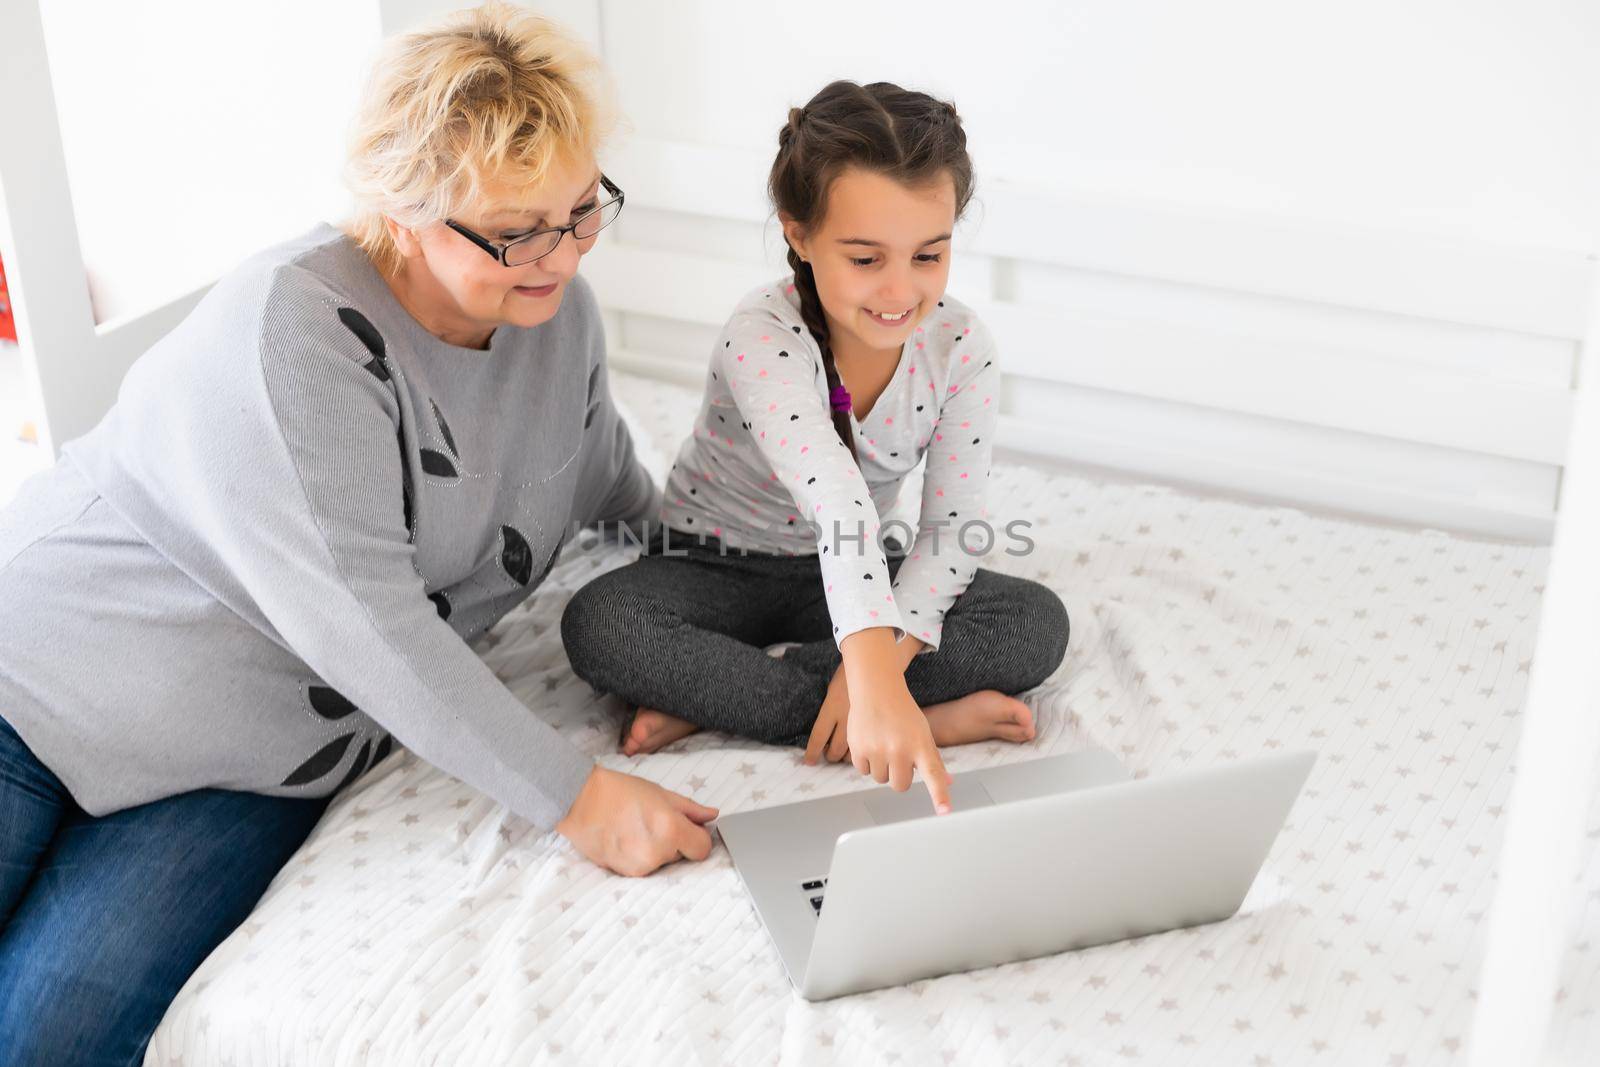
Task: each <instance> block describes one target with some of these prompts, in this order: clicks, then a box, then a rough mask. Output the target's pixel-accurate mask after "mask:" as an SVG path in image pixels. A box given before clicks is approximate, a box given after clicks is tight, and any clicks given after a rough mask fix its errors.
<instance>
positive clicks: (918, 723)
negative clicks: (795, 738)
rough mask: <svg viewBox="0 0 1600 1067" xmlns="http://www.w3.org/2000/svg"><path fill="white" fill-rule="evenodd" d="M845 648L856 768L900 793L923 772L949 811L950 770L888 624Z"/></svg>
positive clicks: (849, 738) (938, 807)
mask: <svg viewBox="0 0 1600 1067" xmlns="http://www.w3.org/2000/svg"><path fill="white" fill-rule="evenodd" d="M839 648H840V651H841V652H842V653H843V654H844V667H845V671H846V674H847V677H848V684H849V692H850V694H851V701H850V703H851V707H850V717H849V721H848V722H847V723H846V727H845V735H846V742H847V745H848V747H849V749H850V760H851V762H852V763H854V764H855V767H856V770H858V771H860V772H861V773H862V774H870V775H872V777H873V778H875V779H876V780H878V781H879V782H887V783H889V785H890V787H891V788H893V789H894V790H895V791H896V792H900V793H903V792H905V791H906V790H907V789H909V788H911V778H912V773H913V772H914V771H918V770H920V771H921V772H922V780H923V782H924V784H926V785H927V787H928V795H929V796H930V797H931V798H932V799H933V809H934V811H936V812H938V813H939V814H940V815H943V814H945V813H946V812H948V811H949V810H950V772H948V771H946V770H945V769H944V761H943V760H942V759H940V758H939V747H938V745H936V744H934V741H933V731H932V730H930V729H929V728H928V717H927V716H926V715H924V714H923V713H922V709H921V708H920V707H918V706H917V702H916V701H915V700H913V699H911V691H910V690H909V689H907V688H906V679H905V675H904V673H902V672H903V671H904V669H905V667H904V665H903V664H902V663H901V662H900V652H899V650H898V649H897V648H896V647H895V640H894V634H893V633H892V632H891V631H890V630H889V629H887V628H886V627H874V628H872V629H868V630H861V631H858V632H857V633H853V634H851V635H850V636H849V637H847V638H845V640H844V641H843V642H842V643H841V644H840V646H839Z"/></svg>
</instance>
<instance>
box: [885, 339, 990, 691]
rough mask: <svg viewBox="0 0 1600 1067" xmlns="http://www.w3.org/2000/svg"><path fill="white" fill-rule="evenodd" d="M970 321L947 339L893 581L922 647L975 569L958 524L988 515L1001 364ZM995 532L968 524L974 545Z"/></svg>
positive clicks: (939, 630) (933, 638)
mask: <svg viewBox="0 0 1600 1067" xmlns="http://www.w3.org/2000/svg"><path fill="white" fill-rule="evenodd" d="M973 326H974V328H972V329H971V332H970V333H967V334H965V335H963V337H962V339H961V340H960V341H958V342H956V343H955V345H954V352H953V354H952V357H951V358H952V370H951V373H950V375H949V380H948V381H947V382H946V383H944V385H943V386H942V388H943V390H944V394H945V395H944V398H943V403H942V404H941V405H940V408H939V419H938V422H936V423H935V424H934V428H933V435H932V437H930V438H929V440H928V445H927V460H926V473H925V474H924V477H923V482H922V513H921V516H920V517H919V519H918V528H917V533H916V536H915V537H913V538H912V542H911V545H910V547H908V548H907V549H906V553H907V555H906V560H905V562H904V563H903V564H901V566H900V571H899V573H898V574H897V575H896V576H895V583H894V592H895V602H896V604H897V606H898V607H899V608H900V615H901V618H902V619H904V620H905V627H906V633H907V636H908V637H910V636H915V637H917V638H919V639H920V641H921V642H922V643H923V644H924V645H926V646H927V647H928V648H938V647H939V640H940V637H941V636H942V634H943V630H944V617H945V614H946V613H947V612H949V610H950V607H951V605H952V604H954V603H955V602H956V598H957V597H959V596H960V595H961V594H962V593H963V592H965V591H966V588H967V586H968V585H969V584H971V582H972V576H973V575H974V574H976V573H977V571H978V564H977V559H976V557H975V556H974V555H973V554H971V553H969V552H967V551H966V549H964V548H963V547H962V540H961V530H962V527H963V526H965V525H966V524H967V523H970V522H979V523H983V524H987V523H988V521H989V518H990V516H989V513H988V511H987V509H986V508H985V507H984V502H985V497H986V495H987V492H986V491H987V488H988V483H989V466H990V462H991V459H992V454H993V448H994V432H995V425H996V421H997V417H998V414H999V412H998V410H997V409H998V407H999V386H1000V368H999V365H998V363H997V361H996V356H995V350H994V345H993V343H992V342H991V341H990V340H989V334H988V331H987V330H985V329H984V328H983V327H982V324H981V323H977V322H974V324H973ZM963 349H970V351H963ZM998 539H999V533H998V532H997V531H995V530H994V529H993V528H992V526H985V527H980V528H979V530H975V531H974V535H973V536H972V538H971V543H972V544H973V546H974V548H975V549H976V548H978V547H980V546H983V545H986V544H988V543H993V542H994V541H998ZM985 550H987V549H985ZM906 662H907V663H909V662H910V660H909V658H908V659H907V661H906Z"/></svg>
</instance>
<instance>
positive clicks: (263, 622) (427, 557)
mask: <svg viewBox="0 0 1600 1067" xmlns="http://www.w3.org/2000/svg"><path fill="white" fill-rule="evenodd" d="M604 360H605V338H604V334H603V331H602V328H601V323H600V315H599V311H598V309H597V307H596V304H595V300H594V297H593V294H592V293H591V292H590V290H589V288H588V286H587V285H586V284H585V283H584V282H583V281H582V279H575V280H574V281H573V282H572V283H571V285H570V286H569V287H568V289H567V291H566V293H565V295H564V298H563V300H562V303H561V307H560V310H559V311H558V312H557V314H556V315H555V317H554V318H552V319H551V320H550V321H549V322H547V323H545V324H544V325H542V326H539V327H536V328H533V329H521V328H516V327H510V326H501V327H500V328H498V329H496V330H495V331H494V334H493V337H492V339H491V342H490V347H489V349H488V350H487V351H478V350H474V349H466V348H458V347H456V346H453V345H450V344H446V343H444V342H442V341H440V340H439V339H438V338H436V337H434V336H433V335H431V334H429V333H428V332H426V331H425V330H424V329H423V328H422V327H421V326H420V325H419V324H418V323H417V322H416V320H415V319H413V318H412V317H411V316H410V315H409V314H408V313H407V312H406V311H405V310H404V309H403V308H402V307H401V306H400V304H399V303H398V302H397V301H396V300H395V298H394V296H393V294H392V293H391V292H390V290H389V288H388V286H387V285H385V284H384V282H383V280H382V279H381V278H380V277H379V276H378V274H377V272H376V270H375V269H374V267H373V266H372V264H371V261H370V260H369V259H368V257H367V256H366V255H365V254H364V253H363V252H362V251H361V249H360V248H359V247H358V246H356V245H355V243H354V242H352V241H351V240H350V239H349V238H348V237H346V236H344V235H343V234H341V233H340V232H339V231H337V230H335V229H333V228H332V227H328V226H321V227H318V228H317V229H315V230H313V231H311V232H310V233H308V234H306V235H305V236H303V237H300V238H298V239H296V240H293V241H290V242H288V243H286V244H284V245H281V246H278V247H276V248H273V249H269V250H268V251H266V252H264V253H262V254H260V255H258V256H256V257H254V258H252V259H250V260H249V261H247V262H246V263H244V264H243V265H242V266H240V267H239V268H238V269H237V270H235V271H233V272H232V273H231V274H230V275H229V276H227V277H226V278H224V279H223V280H221V281H220V282H218V283H217V285H216V286H215V287H213V288H212V290H211V291H210V292H209V293H208V294H207V295H206V297H205V299H204V300H202V301H201V302H200V304H199V306H198V307H197V308H196V309H195V310H194V312H193V313H192V314H191V315H189V317H188V318H187V319H185V320H184V321H183V322H182V323H181V324H180V325H179V326H178V327H177V329H175V330H173V332H172V333H171V334H169V335H167V336H166V337H165V338H163V339H162V340H161V341H160V342H159V343H158V344H156V345H155V346H154V347H152V348H151V349H150V350H149V351H148V352H147V353H145V354H144V356H143V357H141V358H140V359H139V361H138V362H137V363H136V364H135V365H134V367H133V368H132V370H131V371H129V373H128V376H127V379H126V381H125V382H124V383H123V385H122V389H121V392H120V394H119V395H118V398H117V403H116V405H115V406H114V407H113V408H112V410H111V411H110V413H109V414H107V416H106V417H105V419H104V420H103V421H102V422H101V423H100V425H99V426H97V427H96V428H95V429H94V430H93V431H92V432H91V433H89V434H87V435H86V436H84V437H83V438H81V439H80V440H78V441H74V442H73V443H71V444H70V445H68V446H67V447H66V448H65V449H64V458H63V459H62V460H61V461H60V462H59V463H58V464H57V465H56V466H55V467H54V468H53V469H51V470H49V471H47V472H45V473H43V474H40V475H38V476H36V477H34V478H33V479H32V480H31V481H29V482H28V483H27V484H26V485H25V486H24V488H23V489H22V491H21V493H20V494H19V496H18V498H17V499H16V500H15V501H14V502H13V503H12V504H11V505H9V506H8V507H7V508H5V509H4V510H3V511H0V718H4V719H5V720H6V721H7V722H9V723H11V725H12V726H13V727H14V728H15V729H16V731H17V733H18V734H20V735H21V737H22V738H23V740H24V741H26V742H27V744H28V746H29V748H31V749H32V750H33V752H34V754H35V755H37V756H38V758H39V759H40V760H41V761H42V762H43V763H44V764H45V765H46V766H47V767H49V768H50V769H51V770H52V771H54V772H55V773H56V775H57V776H59V777H60V778H61V780H62V782H63V783H64V784H65V785H66V786H67V788H68V789H69V790H70V791H71V792H72V795H73V796H74V798H76V800H77V801H78V803H79V804H81V805H82V806H83V807H84V808H85V809H86V810H87V811H88V812H89V813H91V814H94V815H100V814H104V813H106V812H110V811H115V810H117V809H120V808H126V807H131V806H133V805H136V804H141V803H144V802H147V801H151V800H155V799H158V798H161V797H165V796H170V795H173V794H176V793H181V792H186V791H188V790H192V789H198V788H201V787H207V786H213V787H220V788H225V789H239V790H249V791H254V792H261V793H272V794H282V795H305V796H317V795H325V794H327V793H330V792H332V791H333V790H335V789H337V788H338V787H340V786H341V785H343V784H345V783H347V782H349V781H351V780H353V779H354V778H355V777H356V776H357V775H359V774H360V773H361V772H362V771H363V770H365V769H366V768H367V767H369V766H371V765H372V764H374V763H376V762H377V761H378V760H379V759H381V758H382V757H383V756H384V755H385V754H387V753H388V752H389V750H390V748H391V747H392V742H391V740H390V734H393V735H394V736H395V737H397V738H398V739H399V740H400V742H401V743H403V744H404V745H406V746H407V747H408V748H410V749H411V750H413V751H414V752H416V753H417V755H419V756H421V757H422V758H423V759H426V760H428V761H429V762H431V763H433V764H435V765H436V766H438V767H440V768H441V769H443V770H445V771H447V772H449V773H450V774H453V775H455V776H456V777H458V778H460V779H462V780H463V781H465V782H468V783H470V784H472V785H474V786H476V787H477V788H479V789H481V790H483V791H484V792H485V793H487V794H489V795H490V796H492V797H494V798H495V799H496V800H499V801H500V802H502V803H504V804H505V805H507V806H508V807H509V808H511V809H512V810H513V811H515V812H516V813H518V814H520V815H522V816H525V817H527V818H528V819H531V820H533V821H534V822H536V823H538V824H540V825H544V826H549V825H550V824H552V823H553V822H555V821H556V820H557V819H559V818H560V816H561V815H562V814H563V813H564V812H565V811H566V809H567V808H568V807H569V806H570V805H571V803H572V800H573V798H574V797H575V796H576V794H577V791H578V789H579V787H580V786H581V785H582V784H583V781H584V779H585V778H586V777H587V775H588V773H589V771H590V769H591V761H590V760H589V758H588V757H586V756H584V755H583V754H582V753H580V752H578V751H577V750H576V749H574V748H573V747H572V746H571V745H570V744H568V743H567V742H566V741H565V740H564V739H563V738H562V737H561V736H560V735H559V734H558V733H557V732H556V731H555V730H554V729H553V728H551V727H550V726H549V725H547V724H546V723H545V722H543V721H542V720H540V719H539V717H538V716H537V715H536V714H534V713H533V712H532V711H530V710H529V709H528V708H527V707H525V706H524V705H523V704H522V703H521V702H520V701H519V700H518V699H517V698H516V697H514V696H513V695H512V694H511V693H510V691H508V690H507V689H506V688H505V686H503V685H502V684H501V683H500V682H499V681H498V680H497V679H496V678H495V677H494V676H493V675H492V674H491V673H490V672H489V670H488V668H487V667H485V666H484V664H483V663H482V661H481V660H480V659H479V658H478V656H477V655H476V654H475V653H474V652H473V651H472V649H471V648H469V647H468V645H467V640H469V639H471V638H473V637H475V636H477V635H479V634H481V633H483V631H484V630H486V629H488V628H489V627H490V626H491V625H492V624H493V623H494V622H495V621H496V620H498V619H499V618H500V617H501V616H503V615H504V614H505V613H506V612H507V611H509V610H510V609H511V608H512V607H513V606H515V605H516V604H517V603H519V602H520V601H522V600H523V599H524V598H526V597H527V596H528V595H529V593H531V592H532V591H533V589H534V588H535V587H536V586H537V585H538V584H539V582H540V581H541V580H542V579H543V577H544V576H545V574H546V573H547V572H548V570H549V568H550V566H551V564H552V563H553V561H554V559H555V556H556V553H557V550H558V549H559V548H560V546H561V544H562V542H563V540H564V539H565V538H566V537H567V536H569V535H570V534H571V532H572V530H573V528H574V527H575V526H576V525H583V524H590V523H594V522H598V521H607V522H611V521H616V522H627V523H630V524H634V525H636V526H637V525H638V524H639V523H641V522H643V521H644V520H647V519H653V518H654V517H655V515H656V512H657V509H658V507H659V493H658V492H657V491H656V489H655V486H654V485H653V484H652V482H651V480H650V477H649V475H648V474H647V473H646V472H645V470H644V469H643V467H642V466H641V465H640V464H639V462H638V461H637V460H636V458H635V457H634V453H633V445H632V442H631V440H630V439H629V436H628V431H627V429H626V427H625V425H624V423H623V422H622V420H621V419H620V418H619V416H618V413H617V411H616V409H615V407H614V406H613V404H612V400H611V396H610V392H609V390H608V387H607V382H606V370H605V361H604Z"/></svg>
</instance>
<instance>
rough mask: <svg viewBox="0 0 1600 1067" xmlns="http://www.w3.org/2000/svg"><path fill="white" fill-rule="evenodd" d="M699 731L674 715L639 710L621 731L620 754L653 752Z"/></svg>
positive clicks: (644, 709)
mask: <svg viewBox="0 0 1600 1067" xmlns="http://www.w3.org/2000/svg"><path fill="white" fill-rule="evenodd" d="M699 729H700V727H698V726H696V725H695V724H694V723H692V722H685V721H684V720H682V719H680V718H678V717H677V716H676V715H668V714H667V713H666V712H664V711H657V710H656V709H654V708H640V709H639V710H637V711H635V712H634V713H633V721H632V722H631V723H629V724H628V728H627V729H626V730H624V731H622V754H623V755H624V756H638V755H641V754H645V753H650V752H655V751H657V750H658V749H662V748H665V747H666V746H667V745H670V744H672V742H674V741H676V740H678V739H679V738H684V737H688V736H689V735H690V734H692V733H695V732H696V731H698V730H699Z"/></svg>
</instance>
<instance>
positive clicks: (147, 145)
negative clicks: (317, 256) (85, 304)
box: [7, 0, 378, 322]
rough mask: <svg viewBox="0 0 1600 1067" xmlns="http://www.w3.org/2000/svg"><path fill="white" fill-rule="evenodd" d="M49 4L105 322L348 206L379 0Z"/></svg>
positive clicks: (54, 59) (72, 168) (49, 29)
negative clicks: (347, 170) (355, 122)
mask: <svg viewBox="0 0 1600 1067" xmlns="http://www.w3.org/2000/svg"><path fill="white" fill-rule="evenodd" d="M24 2H32V0H24ZM41 14H42V16H43V21H44V30H45V39H46V42H47V45H48V52H49V61H50V72H51V80H52V82H53V83H54V86H55V91H56V106H57V109H58V111H59V115H60V124H61V141H62V148H63V151H64V152H65V155H66V163H67V173H68V176H69V179H70V183H71V188H72V203H73V208H74V213H75V215H76V217H77V223H78V233H79V239H80V241H81V243H82V246H83V254H84V259H85V261H86V262H87V264H88V266H89V270H90V280H91V291H92V293H93V295H94V303H95V318H96V321H99V322H105V321H107V320H110V319H116V318H119V317H122V316H125V315H128V314H131V313H137V312H140V311H144V310H147V309H149V308H151V307H154V306H156V305H158V304H161V303H164V302H166V301H168V300H171V299H173V298H174V297H177V296H178V295H180V294H182V293H186V292H189V291H190V290H192V289H194V288H195V287H197V286H200V285H204V284H206V283H208V282H210V281H212V280H214V279H215V278H216V277H217V276H218V275H220V274H222V273H223V272H224V271H226V270H227V269H228V268H229V267H231V266H232V265H233V264H234V263H236V262H238V261H239V260H240V259H242V258H244V257H245V256H247V255H249V254H250V253H251V252H254V251H256V250H257V249H260V248H262V247H265V246H266V245H269V244H272V243H274V242H276V241H279V240H282V239H283V238H285V237H288V236H291V235H293V234H295V233H298V232H300V231H302V230H305V229H307V228H308V227H309V226H310V225H311V224H312V223H314V222H316V221H317V220H319V219H324V218H327V219H334V218H338V217H340V216H341V215H343V214H344V212H345V204H346V197H345V195H344V193H343V191H342V189H341V188H340V186H339V167H340V165H341V162H342V159H343V151H344V136H345V131H346V128H347V126H348V124H349V121H350V118H351V115H352V109H353V107H354V105H355V100H356V96H357V92H358V89H359V85H360V79H361V77H362V76H363V74H364V72H365V69H366V67H367V66H368V65H369V64H370V62H371V58H372V54H373V52H374V49H375V47H376V44H377V40H378V10H377V5H376V4H374V3H370V2H360V0H335V2H332V3H330V2H327V0H274V2H273V3H270V4H241V3H222V4H219V3H216V2H214V0H211V2H208V0H161V2H160V3H126V2H117V0H45V2H44V3H43V4H42V5H41ZM7 104H8V106H16V105H14V104H13V103H12V102H9V101H8V102H7Z"/></svg>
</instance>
